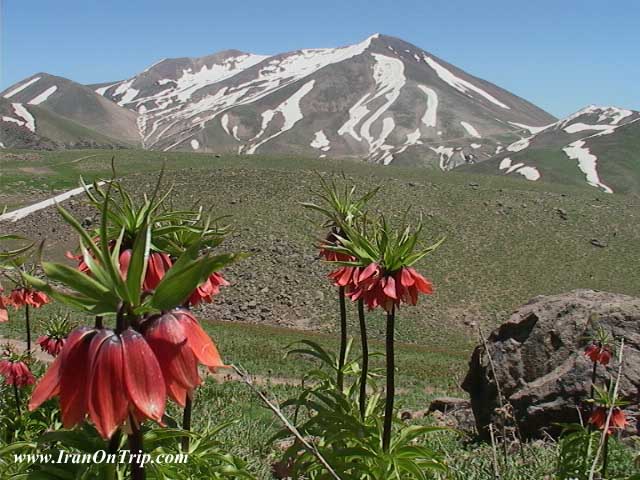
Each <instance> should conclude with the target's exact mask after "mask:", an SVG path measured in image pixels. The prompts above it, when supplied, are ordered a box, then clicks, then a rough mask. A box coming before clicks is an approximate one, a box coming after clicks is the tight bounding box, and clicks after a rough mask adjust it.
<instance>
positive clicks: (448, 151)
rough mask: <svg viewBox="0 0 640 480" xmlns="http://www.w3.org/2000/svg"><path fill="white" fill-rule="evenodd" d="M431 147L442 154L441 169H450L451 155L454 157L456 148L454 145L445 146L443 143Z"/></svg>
mask: <svg viewBox="0 0 640 480" xmlns="http://www.w3.org/2000/svg"><path fill="white" fill-rule="evenodd" d="M429 148H430V149H431V150H433V151H434V152H436V153H437V154H438V155H439V156H440V170H450V168H449V161H450V160H451V157H453V154H454V153H455V150H454V149H453V148H452V147H445V146H442V145H441V146H439V147H436V148H433V147H429Z"/></svg>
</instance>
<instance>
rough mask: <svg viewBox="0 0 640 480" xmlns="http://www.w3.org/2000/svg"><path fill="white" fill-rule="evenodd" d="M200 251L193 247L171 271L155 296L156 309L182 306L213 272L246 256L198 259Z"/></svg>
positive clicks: (233, 255)
mask: <svg viewBox="0 0 640 480" xmlns="http://www.w3.org/2000/svg"><path fill="white" fill-rule="evenodd" d="M198 251H199V245H198V244H194V245H192V246H191V247H189V248H188V249H187V250H186V251H185V253H183V254H182V255H181V256H180V258H179V259H178V260H177V261H176V263H175V264H174V265H173V267H171V268H170V269H169V271H168V272H167V274H166V275H165V276H164V277H163V279H162V280H161V281H160V284H159V285H158V287H157V288H156V291H155V292H154V294H153V299H152V305H153V306H154V307H155V308H157V309H158V310H169V309H172V308H175V307H178V306H180V305H182V304H183V303H184V301H185V300H186V299H187V298H188V297H189V295H191V293H192V292H193V291H194V290H195V289H196V287H197V286H198V285H200V284H202V283H203V282H204V281H205V280H206V279H207V278H208V277H209V276H210V275H211V274H212V273H213V272H215V271H217V270H220V269H221V268H223V267H225V266H226V265H228V264H229V263H231V262H234V261H237V260H239V259H241V258H244V257H245V256H246V255H243V254H233V253H229V254H224V255H217V256H214V257H209V256H204V257H202V258H197V255H198Z"/></svg>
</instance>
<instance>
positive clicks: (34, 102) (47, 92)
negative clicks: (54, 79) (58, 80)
mask: <svg viewBox="0 0 640 480" xmlns="http://www.w3.org/2000/svg"><path fill="white" fill-rule="evenodd" d="M56 90H58V86H57V85H53V86H52V87H49V88H47V89H46V90H45V91H44V92H42V93H41V94H40V95H37V96H36V97H34V98H32V99H31V100H30V101H29V105H40V104H41V103H42V102H46V101H47V99H48V98H49V97H50V96H51V95H53V94H54V93H55V92H56Z"/></svg>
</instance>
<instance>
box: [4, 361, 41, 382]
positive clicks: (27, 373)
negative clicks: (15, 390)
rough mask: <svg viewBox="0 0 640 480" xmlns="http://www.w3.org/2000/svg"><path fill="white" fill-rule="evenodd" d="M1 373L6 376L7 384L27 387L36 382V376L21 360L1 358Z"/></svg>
mask: <svg viewBox="0 0 640 480" xmlns="http://www.w3.org/2000/svg"><path fill="white" fill-rule="evenodd" d="M0 375H2V376H3V377H4V382H5V383H6V384H7V385H15V386H16V387H25V386H27V385H33V384H34V383H35V377H34V376H33V373H31V370H29V367H28V366H27V364H26V363H24V362H23V361H21V360H11V359H3V360H0Z"/></svg>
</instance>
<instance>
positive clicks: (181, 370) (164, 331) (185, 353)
mask: <svg viewBox="0 0 640 480" xmlns="http://www.w3.org/2000/svg"><path fill="white" fill-rule="evenodd" d="M144 337H145V339H146V340H147V343H148V344H149V346H150V347H151V349H152V350H153V352H154V353H155V355H156V357H157V359H158V362H159V363H160V368H161V369H162V373H163V375H164V380H165V383H166V387H167V393H168V394H169V396H170V397H171V398H172V399H173V400H174V401H175V402H176V403H177V404H179V405H181V406H183V407H184V406H185V403H186V400H187V396H190V395H191V392H192V391H193V389H194V388H196V387H197V386H198V385H200V384H201V383H202V379H201V378H200V375H199V374H198V363H201V364H203V365H206V366H208V367H209V368H210V369H215V368H218V367H223V366H224V363H223V362H222V358H221V357H220V353H218V349H217V348H216V346H215V344H214V343H213V342H212V341H211V338H209V336H208V335H207V334H206V332H205V331H204V330H203V329H202V327H201V326H200V324H199V323H198V321H197V320H196V318H195V317H194V316H193V315H192V314H191V312H189V311H188V310H186V309H182V308H179V309H175V310H172V311H170V312H166V313H164V314H162V315H157V316H155V317H152V318H150V319H149V320H148V321H147V322H145V325H144Z"/></svg>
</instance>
